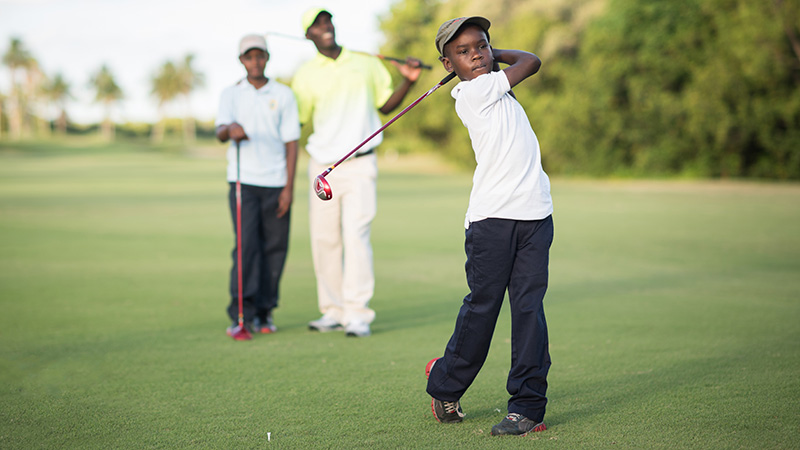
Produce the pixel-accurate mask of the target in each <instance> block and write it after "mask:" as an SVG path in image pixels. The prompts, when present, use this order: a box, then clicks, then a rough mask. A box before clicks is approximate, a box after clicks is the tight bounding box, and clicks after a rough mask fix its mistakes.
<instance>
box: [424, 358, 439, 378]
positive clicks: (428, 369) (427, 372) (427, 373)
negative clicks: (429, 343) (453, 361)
mask: <svg viewBox="0 0 800 450" xmlns="http://www.w3.org/2000/svg"><path fill="white" fill-rule="evenodd" d="M438 360H439V358H433V359H432V360H430V361H428V364H427V365H426V366H425V378H426V379H428V378H430V377H431V370H433V365H434V364H436V361H438Z"/></svg>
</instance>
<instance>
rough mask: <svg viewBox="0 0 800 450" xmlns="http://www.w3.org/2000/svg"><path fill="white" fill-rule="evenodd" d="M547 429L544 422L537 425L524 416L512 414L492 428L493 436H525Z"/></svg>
mask: <svg viewBox="0 0 800 450" xmlns="http://www.w3.org/2000/svg"><path fill="white" fill-rule="evenodd" d="M546 429H547V426H545V424H544V422H539V423H536V422H534V421H532V420H531V419H528V418H527V417H525V416H523V415H522V414H517V413H510V414H509V415H507V416H506V417H505V418H503V420H502V421H501V422H500V423H498V424H497V425H495V426H493V427H492V436H504V435H510V436H525V435H526V434H528V433H534V432H537V431H544V430H546Z"/></svg>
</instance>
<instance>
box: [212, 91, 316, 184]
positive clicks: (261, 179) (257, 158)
mask: <svg viewBox="0 0 800 450" xmlns="http://www.w3.org/2000/svg"><path fill="white" fill-rule="evenodd" d="M232 122H236V123H238V124H239V125H241V126H242V128H244V132H245V133H246V134H247V137H248V138H249V139H247V140H244V141H242V142H241V144H240V152H239V158H240V161H241V163H240V164H241V168H240V170H239V177H240V180H241V182H242V183H244V184H249V185H252V186H262V187H283V186H286V146H285V143H287V142H292V141H296V140H298V139H300V121H299V120H298V118H297V102H296V101H295V98H294V94H293V93H292V90H291V89H289V87H288V86H285V85H283V84H280V83H278V82H276V81H274V80H269V82H268V83H267V84H265V85H264V86H262V87H261V88H260V89H256V88H255V87H254V86H253V85H252V84H250V83H248V82H247V79H244V80H242V81H240V82H238V83H237V84H235V85H233V86H230V87H228V88H226V89H225V90H224V91H222V95H221V96H220V101H219V110H218V113H217V120H216V126H220V125H227V124H230V123H232ZM227 157H228V181H230V182H235V181H236V144H235V143H234V142H233V141H231V145H230V147H228V153H227Z"/></svg>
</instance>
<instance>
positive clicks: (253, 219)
mask: <svg viewBox="0 0 800 450" xmlns="http://www.w3.org/2000/svg"><path fill="white" fill-rule="evenodd" d="M230 185H231V188H230V191H229V193H228V203H229V204H230V208H231V219H232V220H231V221H232V222H233V234H234V247H233V252H232V255H231V256H232V257H233V267H232V268H231V282H230V296H231V303H230V305H229V306H228V316H230V318H231V320H233V321H234V322H235V321H237V320H238V319H239V283H238V274H237V267H236V265H237V264H236V260H237V254H236V242H235V237H236V183H231V184H230ZM282 190H283V188H265V187H258V186H250V185H246V184H243V185H242V269H243V272H242V286H243V289H242V298H243V301H242V310H243V313H244V320H245V322H252V320H253V318H254V317H256V316H258V317H259V318H260V319H262V320H264V319H266V316H267V314H269V312H270V311H271V310H272V309H274V308H276V307H277V306H278V283H279V282H280V280H281V274H282V273H283V265H284V262H285V261H286V253H287V251H288V249H289V213H288V212H287V213H286V215H284V216H283V217H281V218H278V217H277V215H276V212H275V211H276V210H277V209H278V197H279V196H280V194H281V191H282Z"/></svg>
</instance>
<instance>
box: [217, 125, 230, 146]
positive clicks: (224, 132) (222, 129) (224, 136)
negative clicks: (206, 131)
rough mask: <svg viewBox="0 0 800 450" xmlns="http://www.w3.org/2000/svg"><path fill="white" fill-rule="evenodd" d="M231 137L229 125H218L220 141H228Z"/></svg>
mask: <svg viewBox="0 0 800 450" xmlns="http://www.w3.org/2000/svg"><path fill="white" fill-rule="evenodd" d="M230 138H231V137H230V134H229V133H228V126H227V125H220V126H218V127H217V139H219V141H220V142H228V139H230Z"/></svg>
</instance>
